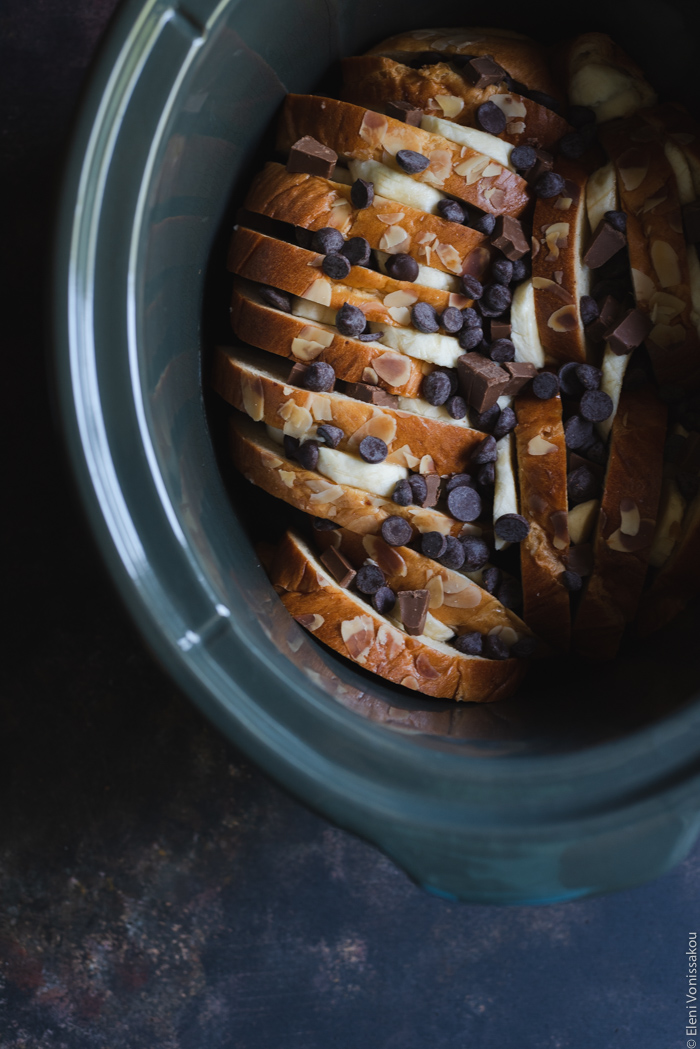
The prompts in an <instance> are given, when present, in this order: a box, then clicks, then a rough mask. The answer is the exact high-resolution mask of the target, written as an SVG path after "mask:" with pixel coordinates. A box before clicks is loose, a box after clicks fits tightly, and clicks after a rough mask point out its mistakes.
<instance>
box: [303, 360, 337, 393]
mask: <svg viewBox="0 0 700 1049" xmlns="http://www.w3.org/2000/svg"><path fill="white" fill-rule="evenodd" d="M334 385H335V371H334V369H333V367H332V365H330V364H326V363H325V362H324V361H312V363H311V364H310V365H309V366H308V368H307V369H306V372H305V373H304V387H305V388H306V389H307V390H311V391H312V392H313V393H328V392H330V391H331V390H332V389H333V387H334Z"/></svg>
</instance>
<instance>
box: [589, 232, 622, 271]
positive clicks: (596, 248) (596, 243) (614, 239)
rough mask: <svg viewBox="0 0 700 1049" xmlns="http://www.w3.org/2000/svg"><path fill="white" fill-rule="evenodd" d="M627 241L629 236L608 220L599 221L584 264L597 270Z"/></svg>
mask: <svg viewBox="0 0 700 1049" xmlns="http://www.w3.org/2000/svg"><path fill="white" fill-rule="evenodd" d="M626 243H627V238H626V236H625V234H624V233H621V232H620V230H619V229H615V227H613V226H611V225H610V224H609V223H608V222H599V223H598V225H597V227H596V231H595V233H594V234H593V238H592V240H591V242H590V244H589V245H588V248H587V249H586V252H585V254H584V256H583V262H584V265H586V266H588V267H589V269H592V270H597V269H598V268H599V267H600V266H602V265H603V264H604V263H606V262H607V261H608V259H611V258H612V257H613V255H617V253H618V251H621V250H622V248H624V246H625V245H626Z"/></svg>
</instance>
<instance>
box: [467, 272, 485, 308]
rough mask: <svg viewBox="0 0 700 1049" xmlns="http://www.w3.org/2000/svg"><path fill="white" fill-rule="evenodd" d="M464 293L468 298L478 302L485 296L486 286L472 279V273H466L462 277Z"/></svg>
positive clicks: (474, 278)
mask: <svg viewBox="0 0 700 1049" xmlns="http://www.w3.org/2000/svg"><path fill="white" fill-rule="evenodd" d="M462 291H463V292H464V294H465V295H466V296H467V298H469V299H474V301H476V300H477V299H480V298H481V296H482V295H483V294H484V286H483V284H482V283H481V281H480V280H477V279H476V277H472V275H471V274H470V273H465V274H464V275H463V277H462Z"/></svg>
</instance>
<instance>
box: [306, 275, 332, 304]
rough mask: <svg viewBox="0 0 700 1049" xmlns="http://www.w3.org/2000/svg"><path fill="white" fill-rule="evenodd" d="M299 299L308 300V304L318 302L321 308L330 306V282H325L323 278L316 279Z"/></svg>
mask: <svg viewBox="0 0 700 1049" xmlns="http://www.w3.org/2000/svg"><path fill="white" fill-rule="evenodd" d="M301 297H302V299H309V301H310V302H318V303H320V305H321V306H330V304H331V298H332V292H331V285H330V281H327V280H326V279H325V277H317V278H316V280H314V281H312V282H311V284H310V285H309V286H308V288H307V289H306V291H305V292H304V293H303V295H302V296H301Z"/></svg>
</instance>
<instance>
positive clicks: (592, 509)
mask: <svg viewBox="0 0 700 1049" xmlns="http://www.w3.org/2000/svg"><path fill="white" fill-rule="evenodd" d="M599 507H600V502H599V501H598V499H589V500H588V501H587V502H585V503H579V504H578V506H575V507H574V508H573V510H569V534H570V536H571V542H572V543H573V544H574V546H575V545H576V544H577V543H586V542H588V540H589V539H590V536H591V532H592V531H593V525H594V524H595V519H596V517H597V516H598V509H599Z"/></svg>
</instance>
